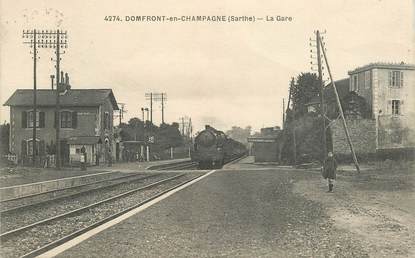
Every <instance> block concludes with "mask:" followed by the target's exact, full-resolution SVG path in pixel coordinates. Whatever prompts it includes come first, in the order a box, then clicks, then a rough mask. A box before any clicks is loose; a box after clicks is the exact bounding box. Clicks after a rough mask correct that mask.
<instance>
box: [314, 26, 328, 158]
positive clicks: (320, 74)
mask: <svg viewBox="0 0 415 258" xmlns="http://www.w3.org/2000/svg"><path fill="white" fill-rule="evenodd" d="M316 37H317V38H316V41H317V65H318V81H319V83H320V115H321V118H322V119H323V125H322V126H323V139H322V142H323V155H322V156H323V157H322V159H321V160H322V162H324V160H325V159H326V156H327V143H326V118H325V111H324V83H323V72H322V68H321V53H320V41H321V39H320V31H318V30H317V33H316Z"/></svg>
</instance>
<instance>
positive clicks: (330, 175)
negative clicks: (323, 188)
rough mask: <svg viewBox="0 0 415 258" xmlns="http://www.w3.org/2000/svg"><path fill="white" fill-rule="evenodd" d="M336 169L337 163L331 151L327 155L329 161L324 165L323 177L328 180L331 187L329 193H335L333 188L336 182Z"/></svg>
mask: <svg viewBox="0 0 415 258" xmlns="http://www.w3.org/2000/svg"><path fill="white" fill-rule="evenodd" d="M336 169H337V161H336V159H335V158H334V157H333V152H331V151H329V153H327V159H326V160H325V161H324V164H323V177H324V179H327V184H328V186H329V190H328V193H332V192H333V186H334V182H335V180H336Z"/></svg>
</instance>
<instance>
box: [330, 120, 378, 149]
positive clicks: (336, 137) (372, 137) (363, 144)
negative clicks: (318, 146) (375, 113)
mask: <svg viewBox="0 0 415 258" xmlns="http://www.w3.org/2000/svg"><path fill="white" fill-rule="evenodd" d="M346 123H347V127H348V129H349V134H350V138H351V139H352V143H353V147H354V149H355V152H356V153H357V154H363V155H365V154H373V153H376V121H375V120H374V119H347V120H346ZM330 129H331V133H332V135H331V136H332V141H333V151H334V154H336V155H344V154H350V148H349V145H348V143H347V138H346V134H345V133H344V129H343V124H342V121H341V120H340V119H337V120H336V121H335V122H334V123H333V124H332V125H331V127H330Z"/></svg>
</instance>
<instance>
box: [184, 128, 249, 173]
mask: <svg viewBox="0 0 415 258" xmlns="http://www.w3.org/2000/svg"><path fill="white" fill-rule="evenodd" d="M246 153H247V149H246V146H245V145H244V144H242V143H240V142H238V141H235V140H233V139H231V138H228V137H227V136H226V134H225V133H224V132H222V131H219V130H216V129H215V128H213V127H211V126H209V125H206V127H205V130H203V131H201V132H200V133H199V134H198V135H197V136H196V138H195V142H194V148H193V150H192V151H191V153H190V157H191V159H192V161H195V162H198V163H199V168H200V169H206V168H221V167H222V166H223V165H224V164H226V163H228V162H230V161H232V160H234V159H237V158H239V157H242V156H243V155H245V154H246Z"/></svg>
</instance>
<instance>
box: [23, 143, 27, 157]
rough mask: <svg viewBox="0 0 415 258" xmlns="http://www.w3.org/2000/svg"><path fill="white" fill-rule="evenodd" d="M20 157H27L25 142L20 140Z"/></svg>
mask: <svg viewBox="0 0 415 258" xmlns="http://www.w3.org/2000/svg"><path fill="white" fill-rule="evenodd" d="M22 156H23V157H25V156H27V142H26V141H25V140H22Z"/></svg>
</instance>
